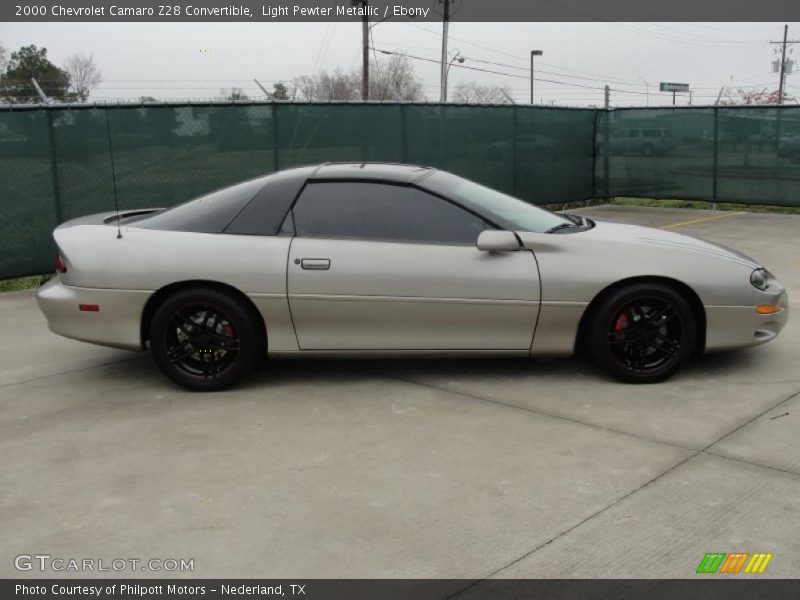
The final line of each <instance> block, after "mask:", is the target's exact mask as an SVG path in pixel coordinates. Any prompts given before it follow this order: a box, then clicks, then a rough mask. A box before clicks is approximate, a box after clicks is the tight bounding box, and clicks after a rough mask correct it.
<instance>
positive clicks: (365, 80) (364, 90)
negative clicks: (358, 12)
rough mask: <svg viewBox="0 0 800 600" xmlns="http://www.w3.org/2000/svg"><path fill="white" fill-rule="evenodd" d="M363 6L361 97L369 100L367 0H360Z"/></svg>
mask: <svg viewBox="0 0 800 600" xmlns="http://www.w3.org/2000/svg"><path fill="white" fill-rule="evenodd" d="M360 3H361V6H363V7H364V14H363V15H362V16H361V99H362V100H363V101H364V102H366V101H367V100H369V10H368V9H369V0H360Z"/></svg>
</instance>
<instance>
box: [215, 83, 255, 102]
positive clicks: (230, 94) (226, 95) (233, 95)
mask: <svg viewBox="0 0 800 600" xmlns="http://www.w3.org/2000/svg"><path fill="white" fill-rule="evenodd" d="M219 97H220V98H222V99H223V100H229V101H231V102H237V101H246V100H250V97H249V96H248V95H247V94H245V93H244V91H243V90H242V88H237V87H232V88H231V89H230V90H227V89H225V88H222V89H221V90H220V91H219Z"/></svg>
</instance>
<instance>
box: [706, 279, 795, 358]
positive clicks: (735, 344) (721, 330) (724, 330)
mask: <svg viewBox="0 0 800 600" xmlns="http://www.w3.org/2000/svg"><path fill="white" fill-rule="evenodd" d="M769 303H774V304H780V305H781V307H782V308H781V310H780V311H779V312H777V313H774V314H771V315H760V314H758V313H757V312H756V308H755V306H706V307H705V308H706V350H727V349H731V348H742V347H744V346H755V345H757V344H765V343H766V342H769V341H772V340H774V339H775V338H776V337H778V334H779V333H780V332H781V330H782V329H783V327H784V326H785V325H786V323H787V322H788V320H789V299H788V297H787V295H786V292H783V293H781V294H780V296H779V297H778V298H777V300H770V302H769Z"/></svg>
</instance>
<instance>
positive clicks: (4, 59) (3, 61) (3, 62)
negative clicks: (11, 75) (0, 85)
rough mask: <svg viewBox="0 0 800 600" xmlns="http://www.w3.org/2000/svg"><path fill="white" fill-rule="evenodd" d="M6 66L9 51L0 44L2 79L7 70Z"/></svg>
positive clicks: (0, 76)
mask: <svg viewBox="0 0 800 600" xmlns="http://www.w3.org/2000/svg"><path fill="white" fill-rule="evenodd" d="M6 64H8V50H6V47H5V46H4V45H3V44H1V43H0V78H2V76H3V73H4V72H5V70H6Z"/></svg>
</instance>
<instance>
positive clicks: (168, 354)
mask: <svg viewBox="0 0 800 600" xmlns="http://www.w3.org/2000/svg"><path fill="white" fill-rule="evenodd" d="M263 348H264V335H263V332H262V328H261V324H260V322H259V320H258V318H257V316H256V315H254V314H253V312H252V309H251V308H250V307H247V306H243V305H242V303H241V302H239V301H238V300H237V299H236V298H234V297H232V296H231V295H229V294H226V293H224V292H221V291H218V290H213V289H194V290H184V291H181V292H177V293H175V294H174V295H172V296H170V297H169V298H167V300H166V301H165V302H164V303H163V304H161V306H159V307H158V309H157V310H156V312H155V314H154V315H153V320H152V322H151V323H150V349H151V351H152V353H153V357H154V358H155V361H156V363H157V364H158V366H159V367H160V368H161V370H162V371H163V372H164V373H165V374H166V375H167V377H169V378H170V379H172V380H173V381H174V382H175V383H177V384H179V385H182V386H183V387H185V388H188V389H190V390H195V391H212V390H220V389H223V388H226V387H229V386H231V385H232V384H234V383H236V382H237V381H239V380H240V379H241V378H242V377H244V376H246V375H248V374H249V373H250V372H251V371H252V370H253V368H254V367H255V365H256V362H257V361H258V360H259V359H260V358H261V357H262V356H263Z"/></svg>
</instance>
